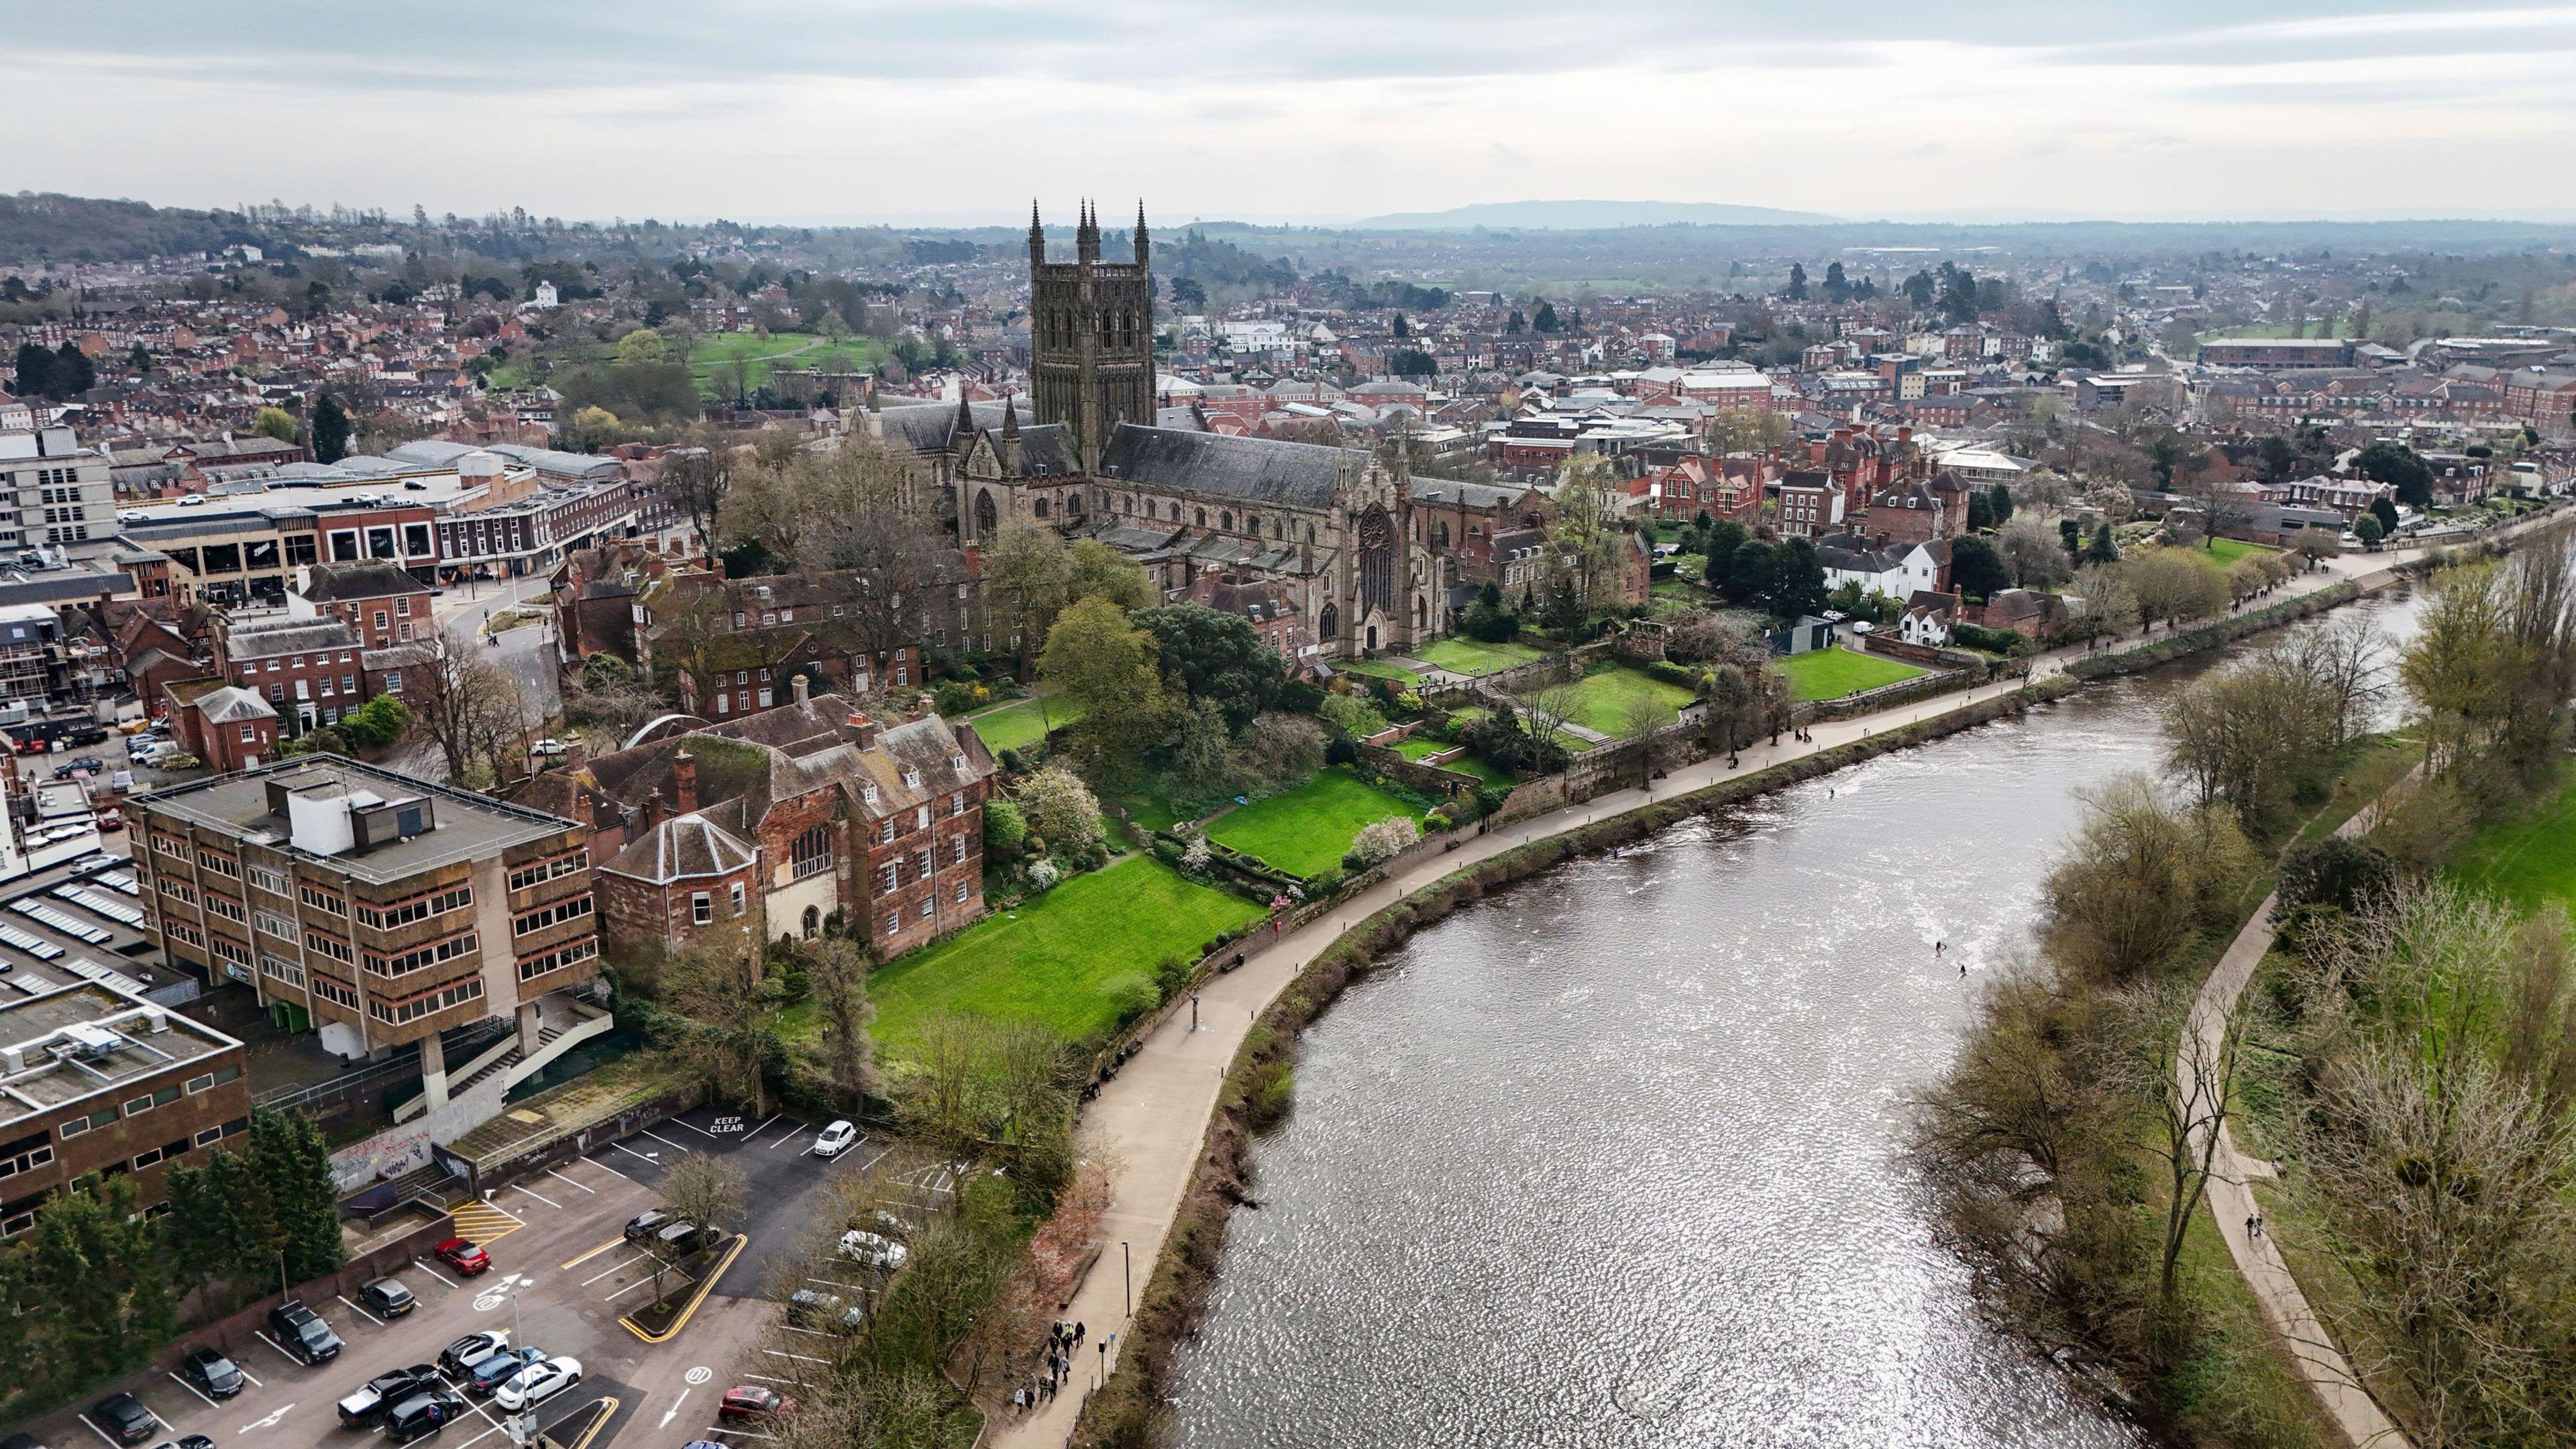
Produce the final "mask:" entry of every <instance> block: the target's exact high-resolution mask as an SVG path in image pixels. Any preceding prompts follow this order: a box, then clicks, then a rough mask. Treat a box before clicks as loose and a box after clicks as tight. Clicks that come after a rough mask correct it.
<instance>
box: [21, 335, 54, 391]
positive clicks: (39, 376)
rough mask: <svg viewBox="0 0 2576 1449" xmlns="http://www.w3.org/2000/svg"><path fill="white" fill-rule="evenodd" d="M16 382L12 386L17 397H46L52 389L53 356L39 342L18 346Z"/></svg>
mask: <svg viewBox="0 0 2576 1449" xmlns="http://www.w3.org/2000/svg"><path fill="white" fill-rule="evenodd" d="M17 364H18V381H17V382H16V383H15V384H14V386H15V388H16V390H17V395H18V396H19V397H22V398H25V397H48V396H51V395H52V393H53V388H54V355H53V354H52V353H50V352H48V351H46V350H45V347H44V344H43V343H40V342H21V343H19V344H18V356H17Z"/></svg>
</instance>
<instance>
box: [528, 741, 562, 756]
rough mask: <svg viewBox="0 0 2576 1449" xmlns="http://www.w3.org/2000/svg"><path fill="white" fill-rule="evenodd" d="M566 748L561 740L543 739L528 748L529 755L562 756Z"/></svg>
mask: <svg viewBox="0 0 2576 1449" xmlns="http://www.w3.org/2000/svg"><path fill="white" fill-rule="evenodd" d="M565 748H566V746H565V745H564V742H563V741H561V740H556V739H543V740H537V741H535V742H533V743H531V744H530V745H529V746H528V753H529V754H532V755H560V754H562V753H563V752H564V750H565Z"/></svg>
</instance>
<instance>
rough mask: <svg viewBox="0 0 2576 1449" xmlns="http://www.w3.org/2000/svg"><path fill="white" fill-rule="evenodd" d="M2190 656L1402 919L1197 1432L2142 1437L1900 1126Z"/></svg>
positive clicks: (1319, 1442) (1498, 1441)
mask: <svg viewBox="0 0 2576 1449" xmlns="http://www.w3.org/2000/svg"><path fill="white" fill-rule="evenodd" d="M2361 607H2365V608H2368V609H2370V610H2371V611H2373V612H2374V613H2375V614H2377V615H2378V616H2379V617H2380V618H2381V619H2382V620H2383V622H2384V623H2385V624H2386V625H2387V626H2389V627H2390V628H2392V630H2394V631H2397V632H2403V631H2404V630H2405V628H2406V626H2407V624H2408V623H2409V622H2411V615H2412V608H2411V606H2410V605H2408V604H2404V603H2394V602H2383V603H2374V604H2370V605H2365V606H2361ZM2188 677H2189V674H2188V673H2187V672H2185V671H2183V670H2167V671H2164V672H2161V673H2158V674H2154V675H2150V676H2146V677H2143V678H2138V679H2132V680H2127V681H2122V682H2118V683H2113V684H2107V685H2103V686H2097V687H2095V688H2092V689H2088V690H2086V691H2083V692H2081V693H2079V694H2077V695H2075V696H2073V697H2072V698H2071V699H2069V700H2068V701H2066V702H2063V703H2060V704H2057V705H2053V706H2049V707H2045V708H2042V709H2039V710H2036V711H2034V712H2032V713H2031V714H2030V715H2028V716H2027V717H2025V718H2023V719H2021V720H2017V721H2006V722H2003V723H2000V724H1996V725H1990V726H1987V727H1985V728H1982V729H1977V730H1972V731H1969V732H1967V733H1965V734H1961V735H1956V736H1953V737H1951V738H1949V739H1946V740H1942V741H1939V742H1937V743H1934V744H1931V745H1927V746H1924V747H1922V748H1920V749H1915V750H1909V751H1905V752H1902V753H1899V754H1895V755H1890V756H1887V757H1884V758H1881V759H1879V760H1876V761H1873V762H1871V763H1868V764H1866V765H1862V766H1859V767H1857V768H1855V769H1852V770H1848V771H1845V772H1843V773H1841V774H1838V775H1835V776H1832V777H1829V778H1826V779H1820V780H1816V781H1813V782H1810V783H1809V784H1806V785H1802V786H1799V787H1797V788H1796V789H1793V790H1789V791H1786V792H1784V793H1781V794H1778V795H1775V796H1771V797H1768V798H1766V799H1763V800H1761V801H1758V802H1754V803H1752V804H1750V805H1747V806H1745V807H1743V808H1740V809H1737V810H1734V811H1731V812H1729V813H1727V814H1724V815H1720V816H1717V817H1714V818H1710V819H1706V820H1701V821H1694V822H1690V823H1687V824H1683V825H1679V826H1676V827H1674V828H1673V829H1671V830H1669V831H1666V832H1665V833H1663V834H1662V835H1660V836H1658V837H1655V838H1654V839H1653V840H1651V841H1650V842H1648V843H1646V844H1644V845H1642V846H1638V847H1631V848H1630V849H1629V850H1628V851H1627V852H1625V853H1624V854H1623V855H1622V856H1620V857H1618V858H1611V859H1595V860H1587V861H1579V862H1573V863H1569V864H1567V865H1565V866H1563V867H1560V868H1558V869H1556V870H1554V871H1551V872H1549V873H1548V874H1547V875H1545V876H1542V877H1539V878H1537V879H1535V880H1532V881H1529V882H1525V883H1523V884H1522V885H1520V886H1517V887H1515V888H1513V889H1511V890H1509V891H1507V892H1504V893H1502V894H1501V895H1498V896H1496V897H1494V898H1492V899H1489V900H1486V901H1484V902H1481V903H1479V904H1477V905H1475V906H1472V907H1469V908H1468V909H1466V910H1463V911H1461V912H1460V913H1458V914H1457V915H1455V916H1453V917H1451V918H1450V919H1449V920H1447V921H1445V922H1442V923H1441V924H1439V925H1436V926H1433V927H1431V928H1430V929H1428V930H1425V931H1423V932H1422V933H1421V934H1420V935H1418V936H1417V937H1415V938H1414V940H1413V941H1412V942H1411V943H1409V944H1408V945H1407V946H1406V947H1405V948H1404V949H1402V950H1400V951H1398V952H1397V953H1395V954H1394V955H1393V956H1392V957H1391V958H1390V959H1389V961H1388V962H1387V963H1386V965H1385V967H1384V968H1383V969H1381V970H1380V971H1379V972H1377V973H1375V974H1374V975H1372V976H1371V977H1369V978H1368V979H1366V980H1364V981H1362V982H1360V983H1359V984H1357V985H1355V986H1354V987H1353V988H1352V989H1351V990H1350V991H1349V992H1348V993H1347V994H1346V995H1345V996H1344V997H1343V998H1342V1000H1341V1001H1340V1002H1339V1003H1338V1004H1337V1005H1335V1006H1334V1008H1333V1009H1332V1010H1331V1011H1330V1012H1329V1013H1328V1014H1327V1015H1326V1016H1325V1017H1324V1019H1323V1020H1321V1021H1320V1022H1318V1023H1316V1025H1315V1026H1314V1027H1313V1028H1312V1029H1311V1030H1310V1031H1309V1032H1308V1033H1307V1036H1306V1042H1305V1051H1304V1056H1303V1058H1302V1061H1301V1063H1300V1066H1299V1069H1298V1079H1297V1107H1296V1111H1295V1114H1294V1115H1293V1116H1292V1117H1291V1118H1290V1120H1289V1122H1288V1124H1287V1125H1286V1126H1284V1127H1283V1128H1281V1129H1280V1130H1279V1131H1278V1132H1277V1133H1276V1134H1274V1135H1273V1136H1271V1137H1270V1138H1268V1139H1266V1140H1265V1141H1264V1142H1263V1143H1262V1144H1261V1145H1260V1146H1259V1147H1258V1149H1257V1150H1256V1153H1255V1166H1256V1172H1257V1176H1256V1178H1255V1182H1254V1186H1253V1188H1252V1195H1253V1196H1254V1197H1256V1198H1258V1199H1260V1200H1261V1201H1262V1204H1263V1206H1262V1207H1261V1208H1260V1209H1258V1210H1250V1209H1246V1210H1239V1211H1238V1212H1237V1213H1236V1214H1235V1216H1234V1219H1233V1222H1232V1224H1231V1227H1230V1229H1229V1234H1228V1241H1227V1246H1226V1250H1225V1257H1224V1265H1223V1268H1222V1270H1221V1273H1220V1276H1219V1280H1218V1286H1217V1288H1216V1290H1215V1294H1214V1296H1213V1299H1212V1301H1211V1304H1210V1312H1209V1315H1208V1319H1207V1322H1206V1324H1205V1327H1204V1328H1203V1330H1202V1332H1201V1333H1200V1334H1199V1336H1198V1337H1197V1338H1196V1339H1195V1340H1193V1341H1192V1342H1191V1343H1190V1344H1188V1345H1186V1346H1185V1347H1184V1349H1183V1351H1182V1352H1181V1354H1180V1356H1179V1360H1178V1368H1177V1373H1176V1376H1175V1383H1174V1395H1175V1398H1176V1400H1177V1403H1176V1410H1177V1413H1178V1415H1179V1419H1180V1426H1181V1430H1182V1441H1183V1442H1184V1443H1185V1444H1188V1445H1191V1446H1194V1449H1251V1446H1300V1449H1304V1446H1341V1445H1406V1446H1411V1445H1478V1446H1484V1445H1512V1446H1557V1445H1564V1446H1584V1449H1591V1446H1639V1449H1659V1446H1684V1445H1688V1446H1728V1449H1735V1446H1744V1449H1757V1446H1775V1445H1776V1446H1799V1449H1808V1446H1844V1445H1849V1446H1873V1449H1876V1446H1915V1445H1920V1446H1941V1449H1956V1446H1980V1445H1997V1446H2003V1445H2011V1446H2021V1445H2030V1446H2039V1445H2047V1446H2093V1445H2121V1444H2128V1443H2131V1442H2134V1436H2133V1435H2132V1434H2131V1432H2130V1431H2129V1430H2128V1429H2127V1428H2126V1427H2125V1426H2123V1425H2122V1424H2120V1423H2119V1422H2117V1421H2116V1420H2114V1419H2112V1418H2111V1417H2109V1416H2108V1415H2106V1414H2105V1413H2103V1412H2102V1411H2101V1410H2100V1409H2099V1408H2098V1407H2096V1406H2095V1405H2094V1403H2093V1402H2092V1400H2091V1398H2090V1397H2089V1396H2088V1395H2087V1394H2086V1393H2085V1391H2084V1388H2083V1386H2082V1385H2081V1384H2080V1383H2078V1382H2076V1381H2074V1380H2072V1379H2070V1378H2068V1377H2067V1376H2065V1375H2062V1374H2060V1373H2058V1372H2056V1371H2055V1370H2053V1369H2051V1368H2050V1367H2048V1366H2047V1365H2046V1364H2044V1363H2041V1362H2039V1361H2038V1360H2036V1359H2035V1358H2034V1357H2033V1356H2032V1355H2031V1354H2030V1353H2028V1352H2027V1351H2026V1350H2025V1349H2023V1348H2021V1347H2019V1346H2018V1345H2016V1344H2015V1343H2014V1342H2012V1341H2010V1340H2008V1339H2006V1338H2005V1337H2003V1336H2002V1335H2001V1334H1999V1333H1998V1332H1996V1331H1995V1330H1994V1329H1993V1328H1991V1327H1990V1326H1988V1325H1987V1324H1985V1323H1984V1322H1983V1321H1981V1320H1980V1319H1979V1317H1978V1316H1977V1314H1976V1312H1975V1310H1974V1307H1973V1305H1972V1304H1971V1302H1970V1299H1969V1294H1968V1287H1967V1282H1966V1277H1965V1274H1964V1273H1963V1272H1962V1271H1961V1270H1960V1268H1959V1267H1958V1265H1957V1264H1956V1262H1955V1261H1954V1260H1952V1259H1951V1258H1950V1257H1949V1256H1948V1255H1946V1254H1945V1253H1944V1252H1943V1251H1942V1250H1941V1249H1940V1248H1938V1247H1937V1246H1936V1245H1935V1244H1934V1243H1933V1242H1932V1240H1931V1234H1930V1230H1929V1225H1928V1220H1927V1204H1926V1201H1925V1198H1924V1195H1923V1194H1922V1193H1921V1191H1920V1190H1919V1188H1918V1186H1917V1184H1916V1183H1915V1181H1914V1179H1913V1177H1912V1175H1911V1173H1910V1171H1909V1170H1908V1168H1907V1166H1906V1164H1905V1161H1904V1159H1903V1156H1902V1150H1901V1149H1902V1142H1903V1139H1904V1134H1905V1129H1906V1121H1907V1115H1908V1110H1909V1107H1908V1104H1909V1102H1910V1101H1911V1100H1912V1099H1913V1098H1914V1097H1915V1096H1916V1095H1917V1094H1918V1093H1919V1091H1920V1090H1921V1089H1922V1088H1923V1087H1924V1086H1926V1085H1927V1084H1928V1083H1929V1082H1931V1081H1932V1080H1933V1079H1934V1078H1936V1077H1937V1076H1938V1075H1939V1073H1940V1072H1941V1070H1942V1068H1943V1066H1944V1065H1945V1064H1946V1063H1947V1061H1948V1060H1949V1057H1950V1055H1951V1052H1952V1051H1953V1049H1954V1047H1955V1045H1956V1042H1957V1039H1958V1036H1959V1033H1960V1031H1961V1029H1962V1028H1963V1026H1964V1024H1965V1023H1966V1021H1967V1020H1968V1016H1969V1011H1970V1007H1971V1005H1972V1004H1973V1002H1974V999H1975V992H1976V991H1977V989H1978V982H1979V979H1980V978H1981V977H1982V976H1984V975H1985V974H1987V973H1989V972H1992V971H1993V970H1995V969H1997V968H1998V966H1999V965H2001V964H2002V963H2003V962H2005V961H2006V960H2007V959H2008V958H2009V957H2010V956H2011V955H2012V953H2014V952H2016V951H2018V950H2020V949H2022V948H2023V945H2024V943H2025V942H2026V941H2027V939H2028V934H2029V927H2030V920H2031V910H2032V902H2033V901H2034V899H2035V896H2036V891H2037V886H2038V882H2039V878H2040V876H2041V874H2042V872H2043V871H2044V869H2045V865H2046V861H2047V859H2048V856H2049V854H2050V851H2051V848H2052V847H2053V846H2054V845H2055V843H2056V842H2058V841H2059V840H2060V839H2062V838H2063V837H2064V836H2065V835H2066V834H2067V833H2068V832H2069V831H2070V830H2071V829H2072V828H2073V825H2074V823H2075V819H2076V800H2075V791H2076V790H2077V789H2078V788H2079V787H2081V786H2083V785H2085V784H2087V783H2090V782H2094V781H2099V780H2101V779H2103V778H2105V777H2107V776H2109V775H2112V774H2114V773H2116V772H2119V771H2122V770H2129V769H2138V768H2145V767H2149V766H2152V764H2153V763H2154V759H2155V755H2156V721H2157V714H2158V710H2159V708H2160V705H2161V702H2162V701H2163V700H2165V699H2166V698H2168V697H2170V695H2171V694H2172V693H2173V692H2174V691H2175V690H2176V689H2178V688H2180V687H2181V685H2182V684H2183V683H2184V682H2185V680H2186V679H2187V678H2188ZM1936 944H1937V945H1940V946H1941V947H1943V949H1941V950H1940V951H1938V952H1936V950H1935V946H1936ZM1963 965H1964V966H1965V967H1966V968H1967V974H1966V976H1965V977H1964V978H1963V977H1962V975H1961V973H1960V967H1962V966H1963Z"/></svg>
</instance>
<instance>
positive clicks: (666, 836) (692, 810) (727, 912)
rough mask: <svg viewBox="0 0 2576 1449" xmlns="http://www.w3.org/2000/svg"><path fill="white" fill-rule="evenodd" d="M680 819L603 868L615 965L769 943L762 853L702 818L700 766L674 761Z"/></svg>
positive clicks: (606, 934)
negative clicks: (641, 956) (660, 954)
mask: <svg viewBox="0 0 2576 1449" xmlns="http://www.w3.org/2000/svg"><path fill="white" fill-rule="evenodd" d="M671 774H672V788H673V789H674V790H675V791H676V794H677V798H675V799H674V800H673V801H672V802H671V805H672V808H673V809H675V810H677V811H678V812H679V813H678V814H676V815H672V816H670V817H668V818H666V819H663V820H659V821H656V822H655V823H654V824H653V825H652V826H651V827H650V828H648V829H646V830H645V831H643V833H642V834H641V835H640V836H639V837H638V838H637V839H635V840H634V841H632V842H631V843H629V844H628V845H627V846H626V847H625V848H624V849H622V850H620V851H618V852H617V854H616V855H615V856H614V857H613V858H611V859H610V860H609V861H608V863H607V864H605V865H602V866H599V867H598V868H597V876H598V881H599V914H600V918H601V919H600V932H601V935H602V937H603V938H604V940H605V943H606V945H607V948H608V952H609V955H610V957H611V958H612V959H616V960H625V959H628V958H629V957H630V956H631V955H632V954H633V953H636V952H639V951H645V952H649V951H654V950H661V951H675V950H678V949H680V948H681V947H683V946H687V945H693V944H699V943H704V942H708V941H718V942H733V943H736V944H740V945H744V946H750V947H755V948H756V947H757V946H758V944H759V943H760V942H761V941H763V940H765V939H767V937H768V931H767V930H766V928H765V926H766V919H767V916H766V912H765V911H764V909H763V905H764V902H765V901H766V899H767V896H766V893H765V892H763V891H762V889H761V879H760V851H759V849H758V848H757V847H755V846H753V845H750V844H748V843H746V842H745V841H743V840H741V839H739V838H737V837H735V836H734V835H732V834H731V833H729V832H727V831H726V830H725V829H724V828H723V827H722V826H720V825H717V824H716V823H715V822H714V821H712V820H709V819H707V818H706V817H705V816H704V815H701V814H699V813H698V779H697V760H696V758H695V757H694V756H692V755H691V754H690V753H689V752H688V751H687V750H685V749H683V750H681V751H680V752H679V753H678V754H676V755H674V756H673V757H672V759H671Z"/></svg>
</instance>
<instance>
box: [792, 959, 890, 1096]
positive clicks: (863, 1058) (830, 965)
mask: <svg viewBox="0 0 2576 1449" xmlns="http://www.w3.org/2000/svg"><path fill="white" fill-rule="evenodd" d="M868 966H869V961H868V953H867V948H866V947H864V946H862V945H860V944H859V943H858V942H856V941H853V940H850V939H849V938H847V937H843V936H826V937H824V938H823V939H822V940H819V941H816V942H814V943H813V944H811V945H810V946H808V947H806V950H805V974H806V978H807V979H808V980H809V981H811V982H812V983H813V989H814V1006H815V1009H816V1010H817V1011H819V1012H820V1013H821V1014H822V1017H823V1057H824V1060H825V1061H826V1062H828V1063H829V1064H830V1067H831V1073H832V1085H833V1086H835V1087H838V1088H839V1089H840V1090H841V1092H842V1094H843V1095H844V1096H846V1097H848V1098H850V1099H851V1100H853V1101H856V1100H857V1099H859V1098H860V1097H863V1096H865V1095H866V1094H867V1093H869V1092H872V1091H875V1090H876V1064H875V1061H874V1058H875V1055H876V1049H875V1045H874V1043H872V1042H870V1041H869V1040H868V1023H869V1022H870V1021H873V1020H875V1018H876V1014H877V1013H876V1007H875V1006H874V1005H873V1004H871V1003H870V1002H869V1001H868Z"/></svg>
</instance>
